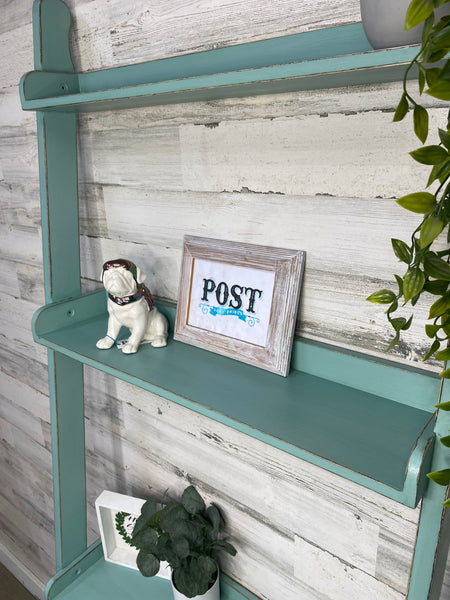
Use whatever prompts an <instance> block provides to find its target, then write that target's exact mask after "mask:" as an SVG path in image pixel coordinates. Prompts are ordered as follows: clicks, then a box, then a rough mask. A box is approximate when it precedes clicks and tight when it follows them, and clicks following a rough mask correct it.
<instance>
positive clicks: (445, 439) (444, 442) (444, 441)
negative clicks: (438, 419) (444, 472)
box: [439, 435, 450, 448]
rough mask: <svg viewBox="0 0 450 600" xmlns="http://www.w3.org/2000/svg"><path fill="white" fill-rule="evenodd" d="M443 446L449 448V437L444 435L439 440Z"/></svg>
mask: <svg viewBox="0 0 450 600" xmlns="http://www.w3.org/2000/svg"><path fill="white" fill-rule="evenodd" d="M439 441H440V442H441V444H442V445H443V446H445V447H446V448H450V435H445V436H444V437H441V439H440V440H439Z"/></svg>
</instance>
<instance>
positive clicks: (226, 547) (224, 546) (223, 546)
mask: <svg viewBox="0 0 450 600" xmlns="http://www.w3.org/2000/svg"><path fill="white" fill-rule="evenodd" d="M214 548H215V549H216V550H223V551H224V552H228V554H231V556H235V555H236V548H235V547H234V546H232V545H231V544H229V543H228V542H225V541H224V540H220V541H218V542H215V543H214Z"/></svg>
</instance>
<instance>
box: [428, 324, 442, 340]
mask: <svg viewBox="0 0 450 600" xmlns="http://www.w3.org/2000/svg"><path fill="white" fill-rule="evenodd" d="M440 328H441V326H440V325H425V333H426V334H427V336H428V337H429V338H434V336H435V335H436V333H437V332H438V331H439V329H440Z"/></svg>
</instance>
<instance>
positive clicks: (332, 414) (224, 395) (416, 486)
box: [34, 292, 434, 506]
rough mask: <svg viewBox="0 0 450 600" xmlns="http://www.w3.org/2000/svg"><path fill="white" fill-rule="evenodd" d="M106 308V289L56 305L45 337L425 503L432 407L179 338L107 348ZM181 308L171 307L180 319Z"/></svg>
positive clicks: (45, 311) (42, 331) (37, 329)
mask: <svg viewBox="0 0 450 600" xmlns="http://www.w3.org/2000/svg"><path fill="white" fill-rule="evenodd" d="M105 307H106V302H105V295H104V293H103V292H97V293H93V294H88V295H85V296H82V297H80V298H78V299H72V300H68V301H65V302H62V303H55V304H52V305H48V306H46V307H44V308H42V309H40V311H38V313H36V315H35V318H34V335H35V339H36V341H38V342H39V343H41V344H43V345H45V346H47V347H48V348H50V349H52V350H54V351H56V352H60V353H62V354H65V355H66V356H68V357H70V358H72V359H74V360H75V361H79V362H82V363H84V364H86V365H89V366H91V367H94V368H97V369H100V370H102V371H104V372H107V373H110V374H111V375H113V376H115V377H118V378H120V379H123V380H124V381H128V382H129V383H132V384H134V385H137V386H139V387H141V388H143V389H146V390H148V391H150V392H153V393H155V394H158V395H160V396H162V397H164V398H166V399H168V400H171V401H174V402H176V403H178V404H181V405H182V406H185V407H186V408H189V409H190V410H194V411H196V412H198V413H201V414H203V415H205V416H207V417H210V418H212V419H215V420H217V421H219V422H221V423H223V424H225V425H228V426H230V427H233V428H234V429H237V430H239V431H241V432H243V433H245V434H247V435H251V436H253V437H255V438H257V439H259V440H261V441H263V442H264V443H267V444H270V445H272V446H275V447H277V448H279V449H281V450H283V451H286V452H288V453H290V454H293V455H295V456H297V457H299V458H302V459H304V460H307V461H308V462H311V463H313V464H315V465H317V466H320V467H322V468H325V469H327V470H328V471H332V472H334V473H337V474H338V475H341V476H343V477H346V478H347V479H350V480H352V481H355V482H356V483H359V484H361V485H364V486H366V487H369V488H371V489H374V490H375V491H377V492H379V493H381V494H384V495H386V496H388V497H391V498H393V499H394V500H397V501H399V502H402V503H404V504H407V505H409V506H415V505H416V504H417V502H418V501H419V500H420V497H421V495H422V494H423V492H424V489H425V485H426V481H427V478H426V476H425V474H426V467H427V465H426V461H427V460H428V459H429V458H430V457H431V451H430V448H431V446H432V440H433V438H434V434H433V427H434V419H433V408H432V406H431V407H430V410H429V411H427V410H423V409H421V408H417V407H415V406H409V405H408V404H404V403H401V402H396V401H393V400H392V399H389V398H386V397H383V396H382V395H376V394H374V393H369V392H367V391H364V390H361V389H356V388H353V387H351V386H349V385H343V384H340V383H336V382H334V381H330V380H328V379H326V378H325V377H318V376H317V375H313V374H310V373H306V372H304V371H300V370H296V369H292V370H291V373H290V375H289V376H288V377H280V376H279V375H274V374H272V373H269V372H267V371H264V370H261V369H258V368H256V367H252V366H249V365H246V364H244V363H241V362H238V361H234V360H232V359H229V358H225V357H222V356H219V355H217V354H214V353H212V352H207V351H205V350H201V349H199V348H195V347H193V346H190V345H187V344H183V343H181V342H177V341H174V340H173V339H171V338H169V343H168V345H167V347H165V348H152V347H150V346H148V345H147V346H145V345H144V346H141V348H140V349H139V351H138V352H137V354H133V355H124V354H123V353H122V352H121V351H120V350H118V349H117V348H114V347H113V348H111V349H110V350H98V349H97V348H96V346H95V343H96V341H97V339H99V338H101V337H103V336H104V335H105V332H106V325H107V313H106V310H105ZM173 312H174V311H173V310H172V315H170V314H169V313H170V310H168V311H166V313H167V314H168V316H169V318H170V319H173ZM355 368H356V369H357V368H358V365H356V367H355V363H354V362H352V363H351V366H348V367H347V369H348V370H353V369H355ZM326 371H327V365H326V363H325V364H324V365H323V372H324V374H325V373H326ZM379 376H380V375H379V374H377V377H379ZM432 383H433V382H432ZM410 388H411V390H410V393H411V395H413V394H414V393H417V392H415V388H414V385H413V384H410Z"/></svg>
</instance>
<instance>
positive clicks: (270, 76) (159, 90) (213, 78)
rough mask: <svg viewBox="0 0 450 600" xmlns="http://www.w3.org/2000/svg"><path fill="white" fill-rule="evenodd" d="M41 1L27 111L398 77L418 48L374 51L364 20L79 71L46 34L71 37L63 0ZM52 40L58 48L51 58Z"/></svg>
mask: <svg viewBox="0 0 450 600" xmlns="http://www.w3.org/2000/svg"><path fill="white" fill-rule="evenodd" d="M41 3H42V8H41V17H40V18H41V21H43V19H44V15H45V23H46V24H47V25H46V27H43V26H41V29H42V31H41V37H40V40H41V48H38V49H37V50H36V52H35V54H36V57H37V58H36V60H35V66H36V69H37V70H35V71H32V72H30V73H27V74H26V75H24V76H23V77H22V80H21V85H20V94H21V102H22V107H23V109H24V110H60V111H65V112H68V111H70V112H71V111H79V112H84V111H101V110H111V109H125V108H133V107H142V106H149V105H156V104H169V103H179V102H191V101H199V100H212V99H219V98H230V97H242V96H252V95H260V94H274V93H282V92H294V91H301V90H311V89H325V88H333V87H340V86H349V85H362V84H370V83H382V82H389V81H398V80H400V79H402V77H403V74H404V72H405V65H407V64H408V63H409V62H410V60H411V59H412V58H413V57H414V56H415V55H416V53H417V49H418V47H417V46H404V47H398V48H390V49H386V50H372V48H371V46H370V44H369V42H368V41H367V38H366V36H365V34H364V30H363V27H362V24H361V23H354V24H351V25H343V26H340V27H330V28H327V29H319V30H315V31H309V32H306V33H300V34H294V35H287V36H283V37H278V38H271V39H266V40H261V41H257V42H249V43H246V44H239V45H235V46H229V47H225V48H219V49H215V50H208V51H204V52H197V53H194V54H185V55H182V56H176V57H171V58H165V59H160V60H153V61H148V62H143V63H139V64H131V65H127V66H122V67H116V68H112V69H104V70H99V71H91V72H87V73H74V72H73V67H72V66H71V63H70V66H68V60H67V58H65V59H63V60H61V62H60V63H56V64H55V62H54V59H51V56H54V48H53V46H54V44H55V40H54V39H53V38H52V36H51V35H50V34H49V35H47V36H46V35H44V32H45V31H47V29H48V30H49V31H51V30H52V28H51V26H50V25H49V23H51V21H52V20H57V23H55V24H57V25H58V28H59V30H61V29H63V30H64V29H67V36H68V26H67V22H68V19H69V22H70V15H69V16H68V11H67V9H66V7H65V5H64V4H62V3H61V2H60V0H41ZM44 7H45V9H46V10H45V12H44V11H43V9H44ZM62 7H64V8H62ZM65 11H67V13H66V12H65ZM47 37H48V38H49V41H48V42H47ZM50 43H51V44H52V52H51V53H50V52H49V53H48V56H49V57H48V58H46V53H45V52H44V50H45V48H46V47H47V45H49V44H50ZM66 45H68V41H67V44H66ZM66 54H67V52H66V51H65V52H62V56H66Z"/></svg>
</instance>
